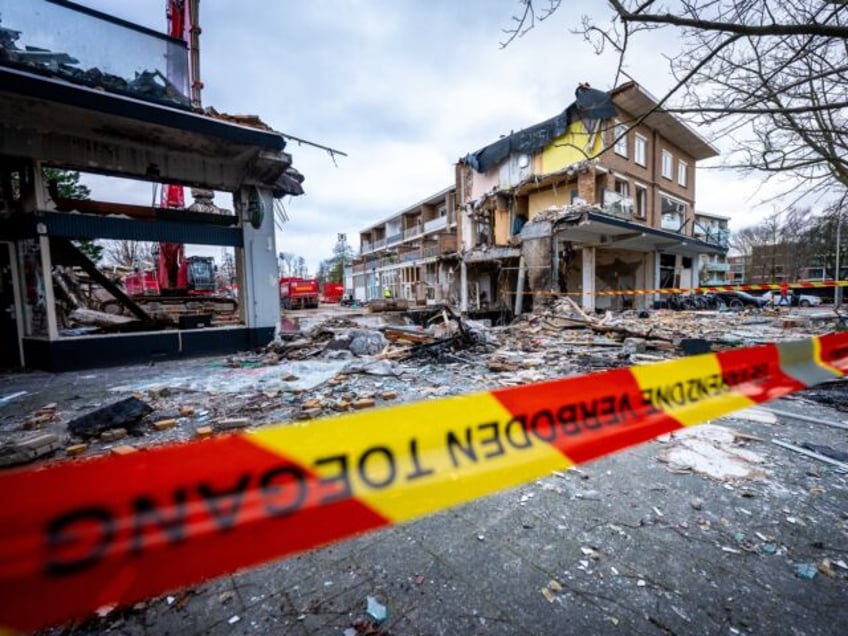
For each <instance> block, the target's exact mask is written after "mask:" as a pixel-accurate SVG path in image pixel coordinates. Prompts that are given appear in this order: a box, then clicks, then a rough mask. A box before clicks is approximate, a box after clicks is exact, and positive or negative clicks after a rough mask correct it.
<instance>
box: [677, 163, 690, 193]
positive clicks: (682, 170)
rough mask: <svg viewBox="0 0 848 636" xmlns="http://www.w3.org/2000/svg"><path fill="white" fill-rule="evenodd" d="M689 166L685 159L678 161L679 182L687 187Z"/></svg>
mask: <svg viewBox="0 0 848 636" xmlns="http://www.w3.org/2000/svg"><path fill="white" fill-rule="evenodd" d="M688 168H689V166H687V165H686V162H685V161H678V162H677V183H679V184H680V185H682V186H683V187H684V188H685V187H686V170H687V169H688Z"/></svg>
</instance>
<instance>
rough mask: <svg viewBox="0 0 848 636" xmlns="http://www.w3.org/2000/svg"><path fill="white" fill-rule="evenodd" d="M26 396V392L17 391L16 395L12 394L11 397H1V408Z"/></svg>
mask: <svg viewBox="0 0 848 636" xmlns="http://www.w3.org/2000/svg"><path fill="white" fill-rule="evenodd" d="M26 394H27V392H26V391H15V392H14V393H10V394H9V395H4V396H3V397H0V406H3V405H4V404H6V403H8V402H11V401H12V400H14V399H15V398H19V397H21V396H22V395H26Z"/></svg>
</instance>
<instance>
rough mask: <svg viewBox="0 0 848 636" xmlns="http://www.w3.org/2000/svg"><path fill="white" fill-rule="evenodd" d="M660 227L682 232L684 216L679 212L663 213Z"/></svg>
mask: <svg viewBox="0 0 848 636" xmlns="http://www.w3.org/2000/svg"><path fill="white" fill-rule="evenodd" d="M660 227H661V228H662V229H664V230H671V231H672V232H680V231H681V229H682V228H683V217H682V216H680V215H679V214H668V213H666V214H663V215H662V220H661V221H660Z"/></svg>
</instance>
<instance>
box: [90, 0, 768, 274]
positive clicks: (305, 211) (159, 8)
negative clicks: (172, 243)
mask: <svg viewBox="0 0 848 636" xmlns="http://www.w3.org/2000/svg"><path fill="white" fill-rule="evenodd" d="M78 1H79V2H80V3H82V4H85V5H87V6H90V7H92V8H95V9H99V10H101V11H104V12H107V13H110V14H112V15H115V16H118V17H121V18H124V19H126V20H129V21H131V22H135V23H138V24H142V25H144V26H147V27H150V28H153V29H156V30H161V31H165V30H166V18H165V1H164V0H134V1H133V2H126V1H125V0H78ZM538 4H540V5H541V4H542V3H541V2H540V3H538ZM562 6H563V8H561V9H560V11H559V12H558V13H557V14H555V15H554V16H553V17H552V18H550V19H549V20H547V21H545V22H544V23H541V24H538V25H537V27H536V28H535V29H534V30H532V31H531V32H529V33H528V34H526V35H525V36H524V37H523V38H520V39H518V40H516V41H514V42H513V43H512V44H511V45H510V46H509V47H507V48H506V49H501V48H500V46H499V42H500V41H502V40H503V39H504V34H503V33H502V31H501V29H502V28H504V27H506V26H508V25H509V24H510V21H511V16H512V15H514V14H515V12H516V11H517V10H519V9H520V5H519V2H518V0H427V1H426V2H424V1H418V0H323V1H319V0H315V1H303V0H299V1H298V0H273V1H269V0H239V1H238V2H233V1H231V0H202V1H201V3H200V26H201V28H202V30H203V32H202V35H201V39H200V56H201V63H200V68H201V78H202V80H203V82H204V84H205V89H204V92H203V105H204V106H213V107H214V108H215V109H216V110H218V111H220V112H227V113H250V114H257V115H259V116H260V117H261V118H262V119H263V120H264V121H265V122H266V123H268V124H269V125H270V126H272V127H273V128H275V129H276V130H279V131H281V132H283V133H288V134H291V135H294V136H296V137H301V138H304V139H308V140H310V141H314V142H316V143H319V144H322V145H326V146H331V147H333V148H337V149H339V150H342V151H344V152H346V153H347V154H348V155H349V156H348V157H338V158H337V159H336V163H335V164H334V162H333V160H332V158H331V157H330V156H329V154H328V153H326V152H324V151H322V150H319V149H316V148H311V147H309V146H306V145H298V144H297V143H294V142H290V143H289V146H288V147H287V151H289V152H291V154H292V155H293V157H294V166H295V167H296V168H297V169H298V170H300V171H301V172H302V173H303V174H304V175H305V177H306V181H305V182H304V188H305V190H306V194H305V195H303V196H300V197H295V198H291V197H286V199H285V200H284V203H285V206H286V209H287V210H288V214H289V217H290V221H289V222H288V223H287V224H286V225H285V226H284V230H283V232H278V235H277V250H278V251H283V252H288V253H294V254H297V255H300V256H303V257H304V258H306V260H307V264H308V265H309V268H310V270H311V271H312V272H313V273H314V272H315V270H316V269H317V265H318V263H319V262H320V261H321V260H322V259H324V258H329V257H330V256H331V255H332V248H333V245H334V244H335V241H336V236H337V234H338V233H339V232H344V233H346V234H347V237H348V242H349V243H350V244H351V245H352V246H353V247H354V249H358V248H359V231H360V230H361V229H363V228H365V227H367V226H369V225H371V224H373V223H375V222H378V221H380V220H382V219H384V218H386V217H388V216H390V215H392V214H393V213H395V212H398V211H400V210H401V209H403V208H405V207H408V206H410V205H412V204H414V203H415V202H417V201H419V200H421V199H423V198H425V197H427V196H429V195H431V194H433V193H435V192H437V191H439V190H441V189H443V188H445V187H447V186H449V185H451V184H452V182H453V178H454V177H453V174H454V173H453V165H454V163H455V162H456V161H457V159H458V158H460V157H461V156H464V155H465V154H467V153H468V152H471V151H474V150H476V149H478V148H479V147H481V146H484V145H486V144H488V143H491V142H492V141H494V140H496V139H497V138H498V136H499V135H501V134H505V133H509V132H510V130H518V129H521V128H524V127H526V126H529V125H532V124H534V123H536V122H538V121H540V120H542V119H546V118H548V117H550V116H552V115H554V114H556V113H558V112H560V111H562V110H563V109H564V108H565V107H566V106H568V104H569V103H571V101H573V99H574V89H575V87H576V86H577V84H578V82H581V81H587V82H589V83H590V84H592V86H594V87H595V88H601V89H605V90H608V89H611V88H613V86H612V83H613V81H614V71H615V63H616V59H615V57H614V56H613V55H612V54H605V55H603V56H600V57H599V56H597V55H595V53H594V51H593V49H592V47H591V46H590V45H589V44H588V43H586V42H585V41H584V40H583V38H582V36H580V35H574V34H572V33H571V32H570V30H571V29H573V28H576V27H578V26H579V24H580V19H581V16H582V15H583V14H590V13H591V14H594V15H595V16H596V17H602V16H604V15H606V14H605V6H606V3H604V2H600V1H598V0H578V1H575V0H571V1H568V0H567V1H566V2H563V5H562ZM566 8H569V10H568V11H566V10H565V9H566ZM640 44H641V48H639V49H634V51H633V54H632V56H631V58H630V59H631V64H630V66H629V68H628V69H627V70H628V72H629V73H630V74H631V75H632V77H633V78H634V79H636V80H637V81H638V82H639V83H640V84H642V85H643V86H644V87H645V88H646V89H647V90H648V91H650V92H651V93H653V94H654V95H655V96H660V95H661V94H662V93H663V91H664V90H665V89H666V88H667V87H668V86H669V84H670V77H669V75H668V72H667V70H666V69H667V66H666V64H665V62H664V60H663V58H662V57H661V54H662V53H668V54H672V53H674V52H675V49H676V46H677V39H676V37H675V33H674V32H673V31H662V32H657V33H655V34H652V39H651V40H650V41H649V40H647V39H643V40H641V41H640ZM699 132H701V133H702V134H703V135H704V136H707V137H709V134H708V131H699ZM717 145H718V147H719V148H720V147H721V141H720V140H719V141H718V142H717ZM710 163H712V164H716V163H717V162H716V161H715V160H712V161H711V162H710ZM336 164H337V165H336ZM705 165H709V164H705ZM90 185H91V186H92V189H93V196H94V197H95V198H99V199H106V200H115V199H116V198H117V197H119V196H120V197H121V198H122V199H123V200H125V201H127V202H130V201H131V202H138V203H149V202H150V199H151V188H150V186H149V185H143V186H135V187H130V186H128V185H125V184H122V185H121V186H114V185H110V186H107V185H105V184H104V183H103V180H102V179H92V180H91V182H90ZM757 186H758V182H757V181H756V180H752V179H748V180H744V179H741V178H739V177H737V176H735V175H733V174H728V173H725V172H720V171H716V170H705V169H703V168H702V167H700V165H699V170H698V175H697V194H696V196H697V200H696V206H697V208H698V210H703V211H707V212H712V213H715V214H721V215H725V216H729V217H731V218H732V221H731V228H734V229H739V228H741V227H744V226H746V225H749V224H751V223H752V222H754V221H756V220H757V219H759V218H761V217H762V216H763V214H765V213H767V212H769V211H770V210H771V208H770V207H768V206H759V207H758V204H759V202H760V200H761V198H762V193H759V194H758V193H757ZM216 202H217V203H218V204H219V205H222V206H224V207H231V201H230V200H228V199H223V198H221V197H218V198H216Z"/></svg>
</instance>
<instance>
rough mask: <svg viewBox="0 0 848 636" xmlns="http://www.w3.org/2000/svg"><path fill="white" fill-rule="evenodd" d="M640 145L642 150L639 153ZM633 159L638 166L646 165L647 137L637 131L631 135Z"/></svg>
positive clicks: (644, 166) (645, 166)
mask: <svg viewBox="0 0 848 636" xmlns="http://www.w3.org/2000/svg"><path fill="white" fill-rule="evenodd" d="M640 147H641V150H642V152H641V153H640V152H639V149H640ZM640 154H641V157H640ZM640 159H641V161H640ZM633 161H634V162H635V163H636V165H638V166H642V167H643V168H647V167H648V138H647V137H645V136H644V135H640V134H639V133H636V134H635V135H634V136H633Z"/></svg>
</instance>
